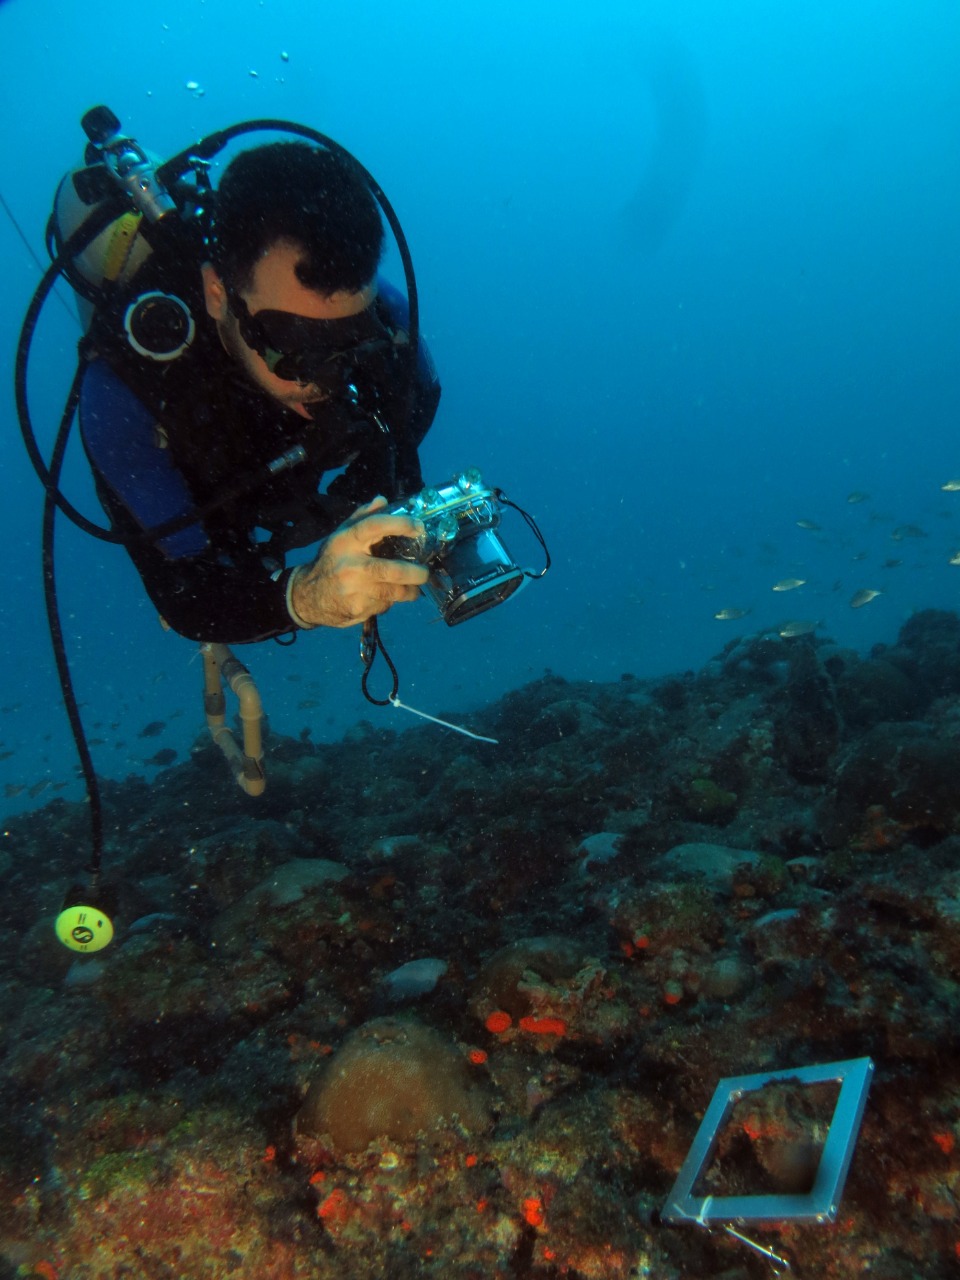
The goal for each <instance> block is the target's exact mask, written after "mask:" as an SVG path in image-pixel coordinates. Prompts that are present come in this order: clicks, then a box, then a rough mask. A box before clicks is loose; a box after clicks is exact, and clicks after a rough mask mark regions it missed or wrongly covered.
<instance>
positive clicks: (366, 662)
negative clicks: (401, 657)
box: [360, 616, 500, 746]
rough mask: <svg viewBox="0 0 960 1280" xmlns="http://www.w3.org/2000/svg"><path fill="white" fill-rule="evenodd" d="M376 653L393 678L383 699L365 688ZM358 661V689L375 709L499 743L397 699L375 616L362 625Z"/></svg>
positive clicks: (391, 665) (397, 684)
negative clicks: (407, 714)
mask: <svg viewBox="0 0 960 1280" xmlns="http://www.w3.org/2000/svg"><path fill="white" fill-rule="evenodd" d="M378 652H379V653H382V654H383V660H384V662H386V664H387V666H388V667H389V669H390V675H391V677H392V678H393V688H392V689H391V691H390V693H389V694H388V695H387V697H385V698H375V697H374V696H373V694H372V693H371V692H370V690H369V689H368V688H367V679H368V677H369V675H370V668H371V667H372V666H373V663H374V659H375V658H376V656H377V653H378ZM360 659H361V661H362V662H363V675H362V676H361V677H360V688H361V689H362V690H363V696H364V697H365V698H366V699H367V701H368V702H372V703H373V705H374V706H375V707H386V706H391V707H396V708H397V710H398V711H409V712H410V713H411V715H415V716H419V717H420V718H421V720H429V721H430V723H431V724H439V725H442V726H443V728H444V729H452V730H453V731H454V733H462V734H463V735H464V737H467V738H473V739H474V741H476V742H492V743H493V744H494V745H495V746H496V745H497V744H498V743H499V741H500V740H499V738H488V737H486V736H485V735H484V734H482V733H473V732H472V731H471V730H470V729H465V728H464V727H463V725H459V724H453V723H452V722H451V721H449V720H441V719H440V718H439V716H431V715H429V714H428V713H427V712H426V711H418V710H417V708H416V707H410V706H408V705H407V704H406V703H405V702H401V701H400V699H399V698H398V697H397V691H398V689H399V688H400V676H399V675H398V674H397V668H396V667H395V665H394V663H393V659H392V658H391V657H390V655H389V653H387V651H386V649H385V648H384V646H383V640H382V639H381V638H380V628H379V626H378V624H377V619H376V616H374V617H372V618H368V619H367V620H366V622H365V623H364V624H363V630H362V631H361V633H360Z"/></svg>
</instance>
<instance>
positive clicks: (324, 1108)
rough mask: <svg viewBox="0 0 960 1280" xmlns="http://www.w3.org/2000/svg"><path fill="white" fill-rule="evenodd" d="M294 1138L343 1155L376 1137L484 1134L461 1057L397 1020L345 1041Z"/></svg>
mask: <svg viewBox="0 0 960 1280" xmlns="http://www.w3.org/2000/svg"><path fill="white" fill-rule="evenodd" d="M296 1127H297V1132H298V1133H300V1134H303V1135H304V1136H305V1137H320V1136H322V1135H328V1136H329V1137H330V1138H331V1139H332V1140H333V1144H334V1146H335V1147H337V1148H338V1149H339V1150H341V1151H344V1152H349V1151H363V1150H364V1148H365V1147H367V1145H368V1144H369V1143H370V1142H372V1141H373V1140H374V1139H375V1138H388V1139H390V1140H391V1141H393V1142H405V1141H409V1140H410V1139H413V1138H416V1137H418V1136H419V1135H420V1134H423V1135H425V1136H426V1137H427V1138H429V1139H432V1140H437V1139H438V1138H439V1139H442V1138H443V1137H444V1135H445V1134H448V1133H449V1132H450V1130H451V1129H453V1128H456V1129H457V1130H461V1131H462V1130H465V1131H467V1132H471V1133H475V1132H479V1131H482V1130H485V1129H488V1128H489V1127H490V1111H489V1107H488V1103H487V1100H486V1098H485V1096H484V1093H483V1091H482V1090H481V1089H480V1088H479V1087H478V1085H477V1084H475V1083H474V1081H473V1080H472V1078H471V1073H470V1070H469V1068H468V1066H467V1064H466V1062H465V1060H464V1057H463V1054H462V1053H460V1052H459V1051H458V1050H457V1049H456V1048H455V1046H454V1045H453V1044H452V1043H450V1041H448V1040H447V1039H446V1038H445V1037H444V1036H442V1035H440V1033H439V1032H437V1031H434V1030H432V1029H431V1028H430V1027H425V1026H423V1025H422V1024H421V1023H417V1022H412V1021H407V1020H402V1019H399V1018H374V1019H373V1020H372V1021H370V1022H366V1023H364V1025H363V1026H361V1027H358V1028H357V1030H356V1031H354V1032H352V1033H351V1034H350V1035H349V1036H347V1038H346V1040H344V1042H343V1044H342V1045H341V1046H340V1048H339V1049H338V1050H337V1052H336V1053H335V1054H334V1056H333V1057H332V1058H331V1059H330V1063H329V1065H328V1067H327V1070H326V1072H325V1073H324V1075H323V1076H321V1077H320V1079H318V1080H315V1081H314V1082H313V1084H312V1085H311V1086H310V1088H309V1090H308V1091H307V1096H306V1098H305V1099H304V1103H303V1106H302V1107H301V1109H300V1111H299V1112H298V1114H297V1121H296Z"/></svg>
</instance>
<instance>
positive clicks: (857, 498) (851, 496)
mask: <svg viewBox="0 0 960 1280" xmlns="http://www.w3.org/2000/svg"><path fill="white" fill-rule="evenodd" d="M869 497H870V495H869V493H864V492H863V490H862V489H854V491H853V493H848V494H847V501H848V502H866V501H867V499H868V498H869Z"/></svg>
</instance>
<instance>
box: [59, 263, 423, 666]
mask: <svg viewBox="0 0 960 1280" xmlns="http://www.w3.org/2000/svg"><path fill="white" fill-rule="evenodd" d="M170 274H171V272H170V271H169V270H168V271H167V272H166V273H164V271H163V270H162V268H161V267H160V265H159V264H158V263H156V262H148V263H147V264H146V266H145V267H144V268H143V269H142V270H141V271H140V272H139V273H138V275H137V277H136V279H135V281H134V282H133V287H131V288H128V289H125V290H124V291H123V294H122V296H118V297H116V298H114V299H113V301H112V303H111V305H110V306H109V307H107V308H104V309H102V310H101V312H100V313H99V314H98V315H97V316H96V317H95V319H94V322H93V325H92V327H91V330H90V335H89V341H88V345H89V346H90V347H92V349H93V352H94V358H93V360H92V361H91V363H90V365H89V367H88V368H87V371H86V373H85V376H84V381H83V388H82V393H81V399H80V427H81V434H82V438H83V442H84V447H85V449H86V452H87V457H88V458H89V461H90V465H91V467H92V469H93V473H94V477H95V480H96V484H97V491H98V494H99V496H100V500H101V502H102V504H103V507H104V509H105V511H106V512H107V514H108V516H109V518H110V520H111V523H112V526H113V528H114V529H115V530H116V531H117V532H119V533H120V534H121V535H122V536H123V538H124V540H125V543H126V546H127V550H128V551H129V553H130V556H131V559H132V560H133V562H134V564H135V565H136V567H137V570H138V571H139V573H140V576H141V578H142V579H143V583H144V586H145V587H146V590H147V593H148V594H149V596H150V599H151V600H152V601H153V603H154V604H155V605H156V607H157V609H158V610H159V612H160V614H161V616H162V617H163V618H164V620H165V621H166V622H167V623H168V624H169V625H170V626H171V627H172V628H173V629H174V630H175V631H178V632H180V634H181V635H184V636H187V637H188V638H190V639H193V640H201V641H221V642H224V643H227V644H230V643H243V642H248V641H255V640H264V639H268V638H270V637H273V636H278V635H281V634H283V633H286V632H291V631H293V630H295V625H294V623H293V621H292V619H291V616H290V613H289V612H288V607H287V585H288V580H289V577H290V573H291V572H292V569H291V568H288V567H287V565H286V559H287V553H288V552H290V551H292V550H293V549H295V548H302V547H312V546H314V545H315V544H316V543H317V542H319V541H320V540H321V539H322V538H324V537H326V536H327V535H328V534H329V533H331V532H332V531H333V530H334V529H335V528H336V527H337V526H338V525H339V524H341V523H342V522H343V520H344V519H345V518H346V517H347V516H348V515H349V514H350V513H351V512H352V511H353V510H354V509H355V508H356V507H357V506H358V505H360V504H361V503H364V502H368V501H370V500H371V499H372V498H374V497H375V496H376V495H377V494H381V493H382V494H384V495H385V496H386V497H387V498H389V499H394V498H397V497H400V496H405V495H406V494H409V493H414V492H416V491H417V490H418V489H420V488H421V487H422V485H423V477H422V476H421V473H420V463H419V459H418V454H417V450H418V447H419V444H420V441H421V440H422V439H423V437H424V435H425V434H426V432H427V431H428V429H429V427H430V425H431V423H432V421H433V418H434V415H435V413H436V409H437V404H438V402H439V399H440V385H439V382H438V380H437V376H436V373H435V371H434V369H433V365H432V362H431V360H430V356H429V353H428V352H427V351H426V348H425V347H424V346H423V344H421V349H420V359H419V363H418V368H417V371H416V378H415V384H414V387H413V393H412V399H411V397H410V378H409V374H408V373H407V368H408V361H407V359H406V357H405V356H404V355H402V354H399V353H401V352H402V351H403V347H402V344H401V345H398V347H397V351H398V354H397V356H396V358H395V359H390V360H387V361H386V362H385V364H384V375H385V376H384V377H383V378H382V379H381V382H382V384H383V385H380V386H379V387H378V393H379V394H378V404H377V408H378V416H379V417H380V418H381V420H382V421H383V422H384V423H385V424H386V425H387V426H388V428H389V429H388V431H386V432H384V431H383V430H382V429H381V427H380V426H378V425H377V423H376V422H375V421H373V420H372V419H371V418H370V417H369V416H367V417H365V416H363V414H362V413H360V412H358V410H357V409H356V408H354V407H351V406H350V405H349V404H348V403H347V401H346V400H344V401H343V402H340V401H339V400H337V401H331V402H330V403H329V404H328V403H324V404H323V405H322V406H320V407H319V409H318V410H317V409H315V411H316V420H315V421H312V422H311V421H307V420H306V419H304V418H302V417H300V415H299V414H297V413H294V412H293V410H290V409H286V408H284V407H283V406H282V405H281V404H279V403H278V402H277V401H276V400H274V399H272V398H271V397H270V396H268V395H267V394H266V393H265V392H262V391H260V390H259V388H257V387H256V386H255V385H254V384H253V383H252V382H251V381H250V380H249V379H248V378H247V377H246V376H245V375H244V373H243V370H242V369H241V368H240V366H239V365H238V364H237V362H236V361H234V360H232V359H231V358H230V357H229V356H228V355H227V354H226V352H225V351H224V350H223V347H222V345H221V343H220V338H219V334H218V333H217V330H216V326H215V325H214V323H213V322H212V321H211V320H210V318H209V317H208V316H207V314H206V311H205V309H204V305H203V298H202V292H201V288H200V274H199V270H198V269H197V268H196V267H194V266H193V265H192V264H191V267H190V269H189V270H188V271H186V272H175V273H174V274H179V275H180V276H181V279H179V280H178V281H176V282H175V283H174V284H172V285H171V284H170V283H169V280H168V279H165V277H169V275H170ZM151 290H161V291H163V292H166V293H170V294H175V295H176V296H177V297H178V298H180V299H182V301H183V302H184V303H185V304H186V306H187V308H188V309H189V311H190V313H191V314H192V316H193V319H194V324H195V334H194V337H193V340H192V342H191V343H190V344H189V346H188V347H187V348H186V350H185V351H184V352H183V354H181V355H179V356H177V357H176V358H174V359H170V360H166V361H158V360H156V359H153V358H150V357H147V356H144V355H142V354H140V353H138V352H137V351H136V350H135V349H134V347H133V346H132V345H131V344H130V342H129V341H128V339H127V335H126V333H125V330H124V316H125V314H126V312H127V308H128V307H129V305H130V303H131V301H132V300H133V299H135V298H137V297H141V296H142V295H143V294H144V293H145V292H149V291H151ZM374 305H375V306H376V307H377V309H378V314H379V316H380V319H381V320H382V321H383V322H384V324H385V325H386V326H387V328H388V329H389V330H390V331H391V332H399V333H400V334H401V337H402V335H403V334H404V332H405V326H406V323H407V313H406V300H405V299H404V298H403V296H402V295H401V294H400V293H399V292H398V291H397V290H396V289H394V288H393V287H392V286H390V285H388V284H386V282H383V281H381V282H380V289H379V294H378V297H377V300H376V302H375V303H374ZM408 410H409V411H408ZM296 445H300V446H302V447H303V448H304V449H305V450H306V454H307V457H306V460H305V461H302V462H300V463H299V464H298V465H296V466H293V467H290V468H288V469H285V470H283V471H281V472H280V473H279V474H277V475H275V476H274V477H272V478H268V477H266V476H265V474H264V470H263V469H264V468H265V467H266V466H267V464H269V463H271V462H273V461H274V460H275V459H277V458H278V457H280V456H281V455H283V454H284V453H286V452H287V451H288V450H290V449H291V448H292V447H294V446H296ZM331 472H332V473H335V474H334V475H333V476H332V477H331V475H330V473H331ZM337 473H338V474H337ZM324 477H326V479H327V483H324ZM238 485H239V486H240V488H242V489H243V492H241V493H240V494H239V496H235V497H233V498H231V499H230V500H229V501H227V502H226V503H224V504H222V505H219V506H215V507H214V509H212V510H209V511H208V512H207V513H206V514H203V515H202V517H201V518H200V519H199V520H198V521H196V522H193V523H190V524H189V525H188V526H187V527H186V528H183V529H181V530H179V531H177V532H175V533H173V534H170V535H169V536H167V537H164V538H162V539H160V540H159V541H151V540H150V539H148V538H145V537H144V536H143V533H144V530H149V529H151V528H157V527H159V526H160V525H161V524H163V523H164V522H166V521H169V520H171V519H174V518H176V517H177V516H180V515H182V514H184V513H189V512H191V511H194V510H196V509H198V508H205V507H207V506H208V505H209V504H212V503H216V502H217V501H218V499H220V498H221V497H222V496H223V494H225V493H227V492H230V491H235V490H236V487H237V486H238ZM321 490H323V491H322V492H321ZM305 558H307V557H305V556H304V555H300V556H299V557H298V559H299V560H300V561H302V560H303V559H305Z"/></svg>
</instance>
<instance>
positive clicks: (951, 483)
mask: <svg viewBox="0 0 960 1280" xmlns="http://www.w3.org/2000/svg"><path fill="white" fill-rule="evenodd" d="M940 488H941V489H942V490H943V492H944V493H960V480H948V481H947V483H946V484H942V485H941V486H940Z"/></svg>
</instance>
